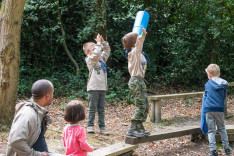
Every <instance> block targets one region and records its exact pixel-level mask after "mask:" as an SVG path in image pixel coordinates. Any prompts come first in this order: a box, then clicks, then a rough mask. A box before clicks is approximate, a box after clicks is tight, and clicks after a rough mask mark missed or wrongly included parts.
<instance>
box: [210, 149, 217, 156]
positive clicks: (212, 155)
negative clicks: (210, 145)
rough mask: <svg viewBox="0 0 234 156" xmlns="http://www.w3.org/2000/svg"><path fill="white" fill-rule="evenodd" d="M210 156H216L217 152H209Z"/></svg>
mask: <svg viewBox="0 0 234 156" xmlns="http://www.w3.org/2000/svg"><path fill="white" fill-rule="evenodd" d="M210 156H218V152H217V151H216V150H215V151H211V152H210Z"/></svg>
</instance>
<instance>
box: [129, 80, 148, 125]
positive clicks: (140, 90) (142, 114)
mask: <svg viewBox="0 0 234 156" xmlns="http://www.w3.org/2000/svg"><path fill="white" fill-rule="evenodd" d="M128 86H129V88H130V89H131V93H132V96H134V98H135V104H136V109H135V112H134V115H133V117H132V120H131V121H132V122H135V123H142V122H145V121H146V118H147V115H148V112H149V102H148V99H147V90H146V84H145V82H144V78H141V77H136V76H133V77H131V79H130V80H129V82H128Z"/></svg>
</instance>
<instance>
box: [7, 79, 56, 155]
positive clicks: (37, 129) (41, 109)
mask: <svg viewBox="0 0 234 156" xmlns="http://www.w3.org/2000/svg"><path fill="white" fill-rule="evenodd" d="M31 91H32V98H31V99H30V101H24V102H21V103H19V104H17V105H16V113H15V117H14V120H13V123H12V126H11V131H10V134H9V138H8V144H7V156H16V155H17V156H49V151H48V147H47V144H46V141H45V136H44V134H45V131H46V127H47V125H48V123H49V122H50V119H49V116H48V115H47V113H48V111H47V110H46V109H45V107H46V106H48V105H50V104H51V102H52V100H53V96H54V86H53V84H52V83H51V82H50V81H48V80H45V79H42V80H38V81H36V82H35V83H34V84H33V86H32V90H31Z"/></svg>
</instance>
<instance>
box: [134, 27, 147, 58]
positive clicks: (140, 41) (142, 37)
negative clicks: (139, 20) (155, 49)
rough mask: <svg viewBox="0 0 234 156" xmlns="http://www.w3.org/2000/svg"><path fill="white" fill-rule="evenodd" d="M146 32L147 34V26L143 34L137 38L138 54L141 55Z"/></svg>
mask: <svg viewBox="0 0 234 156" xmlns="http://www.w3.org/2000/svg"><path fill="white" fill-rule="evenodd" d="M146 34H147V32H146V30H145V28H143V29H142V34H141V35H139V36H138V37H137V40H136V53H137V54H138V55H140V54H141V52H142V49H143V44H144V41H145V36H146Z"/></svg>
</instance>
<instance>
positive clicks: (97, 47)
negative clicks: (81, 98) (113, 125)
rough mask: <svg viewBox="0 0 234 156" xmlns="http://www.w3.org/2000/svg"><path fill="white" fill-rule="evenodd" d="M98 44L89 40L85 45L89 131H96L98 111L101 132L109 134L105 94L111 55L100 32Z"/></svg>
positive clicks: (97, 39)
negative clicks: (96, 114)
mask: <svg viewBox="0 0 234 156" xmlns="http://www.w3.org/2000/svg"><path fill="white" fill-rule="evenodd" d="M95 40H96V42H97V43H96V44H95V43H93V42H87V43H85V44H84V45H83V51H84V53H85V55H86V58H85V61H86V64H87V67H88V69H89V78H88V82H87V91H88V98H89V108H88V122H87V132H88V133H94V132H95V130H94V119H95V113H96V112H98V126H99V129H100V131H99V132H100V133H101V134H105V135H108V134H109V132H108V131H107V130H106V129H105V96H106V91H107V68H106V61H107V59H108V57H109V55H110V46H109V44H108V42H106V41H104V39H103V37H102V36H101V35H100V34H98V35H97V38H96V39H95Z"/></svg>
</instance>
